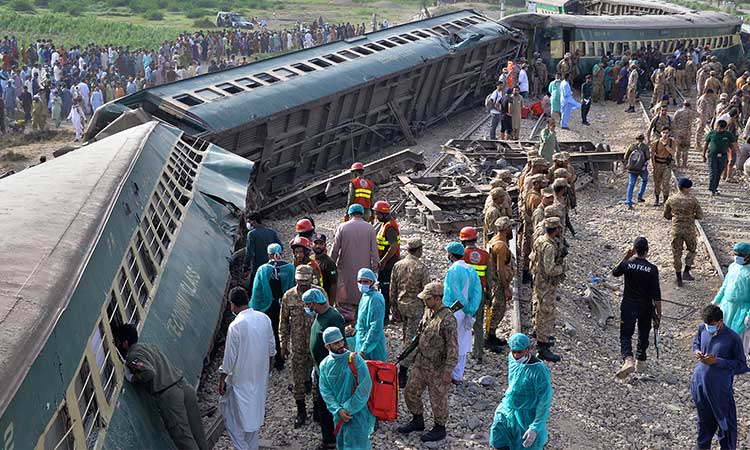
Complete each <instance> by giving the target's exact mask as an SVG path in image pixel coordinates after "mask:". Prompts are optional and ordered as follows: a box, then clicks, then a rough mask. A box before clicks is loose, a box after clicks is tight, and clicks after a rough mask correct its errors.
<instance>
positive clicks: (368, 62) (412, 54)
mask: <svg viewBox="0 0 750 450" xmlns="http://www.w3.org/2000/svg"><path fill="white" fill-rule="evenodd" d="M449 33H456V34H458V35H459V36H460V37H461V38H462V39H463V41H462V42H461V43H460V44H458V47H461V46H472V45H474V44H475V43H476V42H480V41H484V40H487V39H494V38H497V37H498V36H500V35H511V34H512V33H514V30H510V29H508V28H506V27H505V26H504V25H502V24H500V23H498V22H495V21H493V20H491V19H488V18H486V17H484V16H482V15H480V14H479V13H477V12H475V11H473V10H462V11H457V12H452V13H448V14H444V15H440V16H436V17H433V18H430V19H426V20H421V21H415V22H409V23H406V24H402V25H398V26H394V27H391V28H387V29H385V30H380V31H377V32H372V33H367V34H365V35H363V36H359V37H356V38H353V39H349V40H346V41H337V42H333V43H329V44H324V45H320V46H317V47H312V48H309V49H303V50H298V51H296V52H291V53H287V54H285V55H281V56H277V57H273V58H268V59H265V60H262V61H258V62H254V63H251V64H247V65H244V66H238V67H233V68H230V69H225V70H222V71H218V72H214V73H209V74H204V75H200V76H197V77H193V78H190V79H186V80H181V81H177V82H174V83H169V84H165V85H161V86H156V87H153V88H149V89H145V90H143V91H140V92H138V93H136V94H133V95H131V96H128V97H124V98H123V99H120V100H118V101H117V102H118V103H121V104H124V105H127V106H137V105H139V104H143V103H151V104H152V105H155V106H157V107H158V108H160V109H162V110H165V111H167V112H168V113H169V114H170V115H173V116H176V117H179V120H180V122H182V123H181V126H183V125H186V124H188V125H189V126H192V127H193V128H194V129H195V130H196V131H198V132H200V130H201V129H202V130H206V131H210V132H214V133H216V132H221V131H224V130H228V129H232V128H235V127H238V126H241V125H243V124H245V123H248V122H252V121H254V120H256V119H260V118H263V117H268V116H270V115H273V114H275V113H277V112H281V111H286V110H289V109H292V108H295V107H298V106H301V105H304V104H306V103H309V102H312V101H315V100H317V99H321V98H326V97H327V96H330V95H333V94H334V93H337V92H341V91H344V90H346V89H350V88H354V87H355V86H358V85H361V84H362V83H364V82H366V81H368V80H372V79H377V78H380V77H384V76H386V75H389V74H393V73H398V72H400V71H403V70H406V69H408V68H410V67H413V66H414V65H415V64H417V62H418V61H425V60H429V59H434V58H438V57H442V56H444V55H446V54H449V53H450V52H452V51H453V48H452V47H451V45H450V43H449V42H448V39H447V37H446V36H445V35H448V34H449ZM404 36H406V37H404ZM385 39H388V41H387V45H383V44H379V42H383V41H384V40H385ZM394 40H395V42H394ZM398 41H401V42H398ZM373 47H375V48H380V50H377V51H376V50H374V49H373ZM355 49H356V50H355ZM363 50H364V52H367V53H368V54H363V53H364V52H363V53H359V54H358V53H356V52H357V51H363ZM342 53H344V55H342ZM326 55H334V57H333V59H338V60H339V62H331V60H330V58H329V59H327V60H325V61H323V62H324V64H327V65H328V67H325V68H321V67H318V66H316V65H315V64H314V63H311V60H318V61H319V60H321V59H322V58H326ZM345 55H346V56H345ZM299 64H303V65H304V69H299V67H300V66H299ZM295 66H296V67H295ZM269 76H270V78H269ZM274 78H275V79H276V81H273V79H274ZM269 80H270V82H269ZM222 88H228V89H230V90H233V91H236V92H235V93H230V92H228V91H225V90H222ZM184 95H189V96H190V97H192V99H190V98H188V101H189V102H195V99H198V100H199V102H200V103H198V104H193V105H188V104H185V103H182V102H181V101H180V100H178V99H179V98H183V99H184V98H185V97H183V96H184ZM201 95H204V97H203V98H199V97H200V96H201ZM205 95H207V96H208V97H206V96H205Z"/></svg>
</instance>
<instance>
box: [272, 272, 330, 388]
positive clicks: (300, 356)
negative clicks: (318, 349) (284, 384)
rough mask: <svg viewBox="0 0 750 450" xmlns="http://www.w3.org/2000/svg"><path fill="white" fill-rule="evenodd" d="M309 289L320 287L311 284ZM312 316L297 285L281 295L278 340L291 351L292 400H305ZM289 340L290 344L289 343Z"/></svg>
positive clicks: (310, 368) (308, 371)
mask: <svg viewBox="0 0 750 450" xmlns="http://www.w3.org/2000/svg"><path fill="white" fill-rule="evenodd" d="M311 289H318V290H320V291H322V292H325V291H323V289H322V288H320V287H318V286H316V285H314V284H313V285H312V288H311ZM312 323H313V318H312V317H310V316H308V315H307V314H306V313H305V303H304V302H303V301H302V294H300V293H299V292H298V291H297V286H295V287H293V288H291V289H289V290H288V291H286V292H285V293H284V296H283V297H281V313H280V314H279V342H280V344H281V347H282V348H287V349H289V350H290V352H291V363H292V382H293V383H294V400H297V401H299V400H305V390H306V389H305V385H306V384H309V383H310V372H311V371H312V357H311V356H310V327H312ZM290 342H291V345H290Z"/></svg>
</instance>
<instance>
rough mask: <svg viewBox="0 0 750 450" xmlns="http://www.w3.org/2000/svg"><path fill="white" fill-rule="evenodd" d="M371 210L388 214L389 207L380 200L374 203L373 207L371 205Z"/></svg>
mask: <svg viewBox="0 0 750 450" xmlns="http://www.w3.org/2000/svg"><path fill="white" fill-rule="evenodd" d="M372 209H373V210H374V211H377V212H379V213H383V214H388V213H389V212H391V205H390V204H388V202H384V201H383V200H380V201H379V202H375V205H373V207H372Z"/></svg>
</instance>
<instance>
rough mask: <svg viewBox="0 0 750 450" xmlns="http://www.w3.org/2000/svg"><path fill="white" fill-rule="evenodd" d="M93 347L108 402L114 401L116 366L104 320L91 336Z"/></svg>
mask: <svg viewBox="0 0 750 450" xmlns="http://www.w3.org/2000/svg"><path fill="white" fill-rule="evenodd" d="M91 349H92V350H93V351H94V356H95V357H96V366H97V367H98V368H99V380H100V381H101V384H102V388H103V390H104V396H105V398H106V399H107V402H108V403H110V402H111V401H112V394H114V392H115V385H116V381H115V366H114V364H113V363H112V354H111V353H110V348H109V344H108V343H107V334H106V333H105V332H104V322H103V321H100V322H99V325H98V326H97V327H96V329H94V334H93V335H92V336H91Z"/></svg>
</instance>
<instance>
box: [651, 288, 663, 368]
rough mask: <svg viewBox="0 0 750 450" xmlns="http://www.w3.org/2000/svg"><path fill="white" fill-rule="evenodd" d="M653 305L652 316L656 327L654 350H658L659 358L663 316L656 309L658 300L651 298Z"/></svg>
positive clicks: (657, 357)
mask: <svg viewBox="0 0 750 450" xmlns="http://www.w3.org/2000/svg"><path fill="white" fill-rule="evenodd" d="M651 305H652V306H653V309H654V312H653V318H652V323H653V327H654V350H656V359H659V342H660V341H661V336H660V335H659V325H661V317H659V311H658V310H657V309H656V302H655V301H654V300H651Z"/></svg>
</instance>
